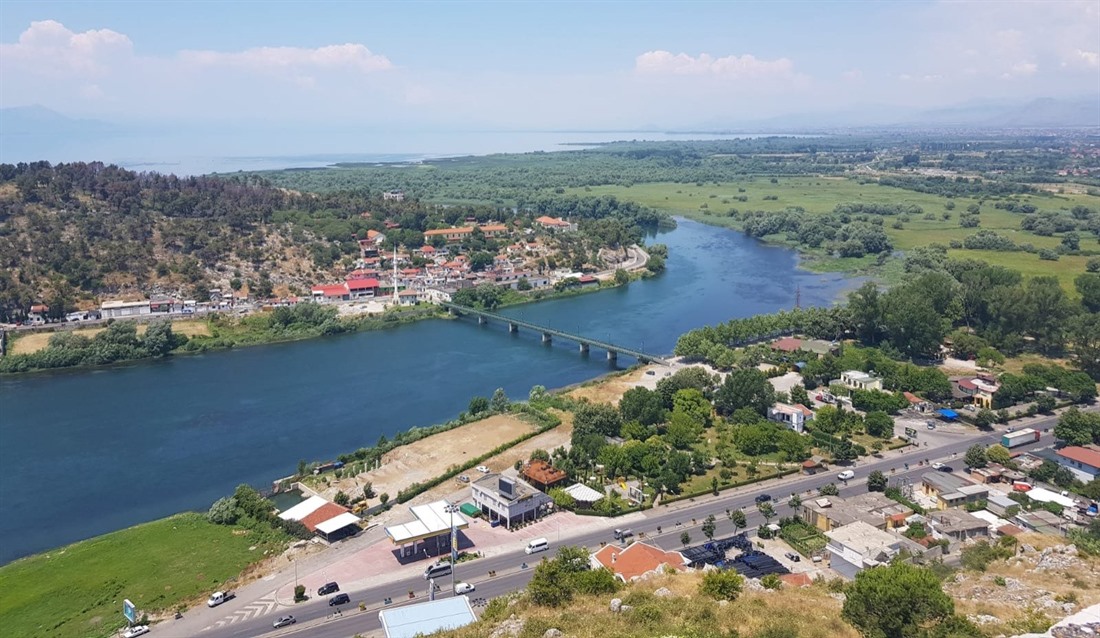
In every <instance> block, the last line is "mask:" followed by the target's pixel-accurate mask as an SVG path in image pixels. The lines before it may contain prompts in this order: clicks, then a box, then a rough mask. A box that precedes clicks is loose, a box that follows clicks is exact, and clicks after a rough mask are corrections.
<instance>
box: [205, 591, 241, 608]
mask: <svg viewBox="0 0 1100 638" xmlns="http://www.w3.org/2000/svg"><path fill="white" fill-rule="evenodd" d="M236 597H237V594H236V593H235V592H231V591H216V592H214V593H213V594H210V598H209V600H207V601H206V606H207V607H217V606H218V605H220V604H222V603H225V602H229V601H230V600H233V599H234V598H236Z"/></svg>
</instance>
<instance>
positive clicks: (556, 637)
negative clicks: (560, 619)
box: [542, 627, 563, 638]
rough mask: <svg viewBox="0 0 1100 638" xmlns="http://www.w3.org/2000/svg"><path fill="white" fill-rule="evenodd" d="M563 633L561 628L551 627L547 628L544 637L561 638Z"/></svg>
mask: <svg viewBox="0 0 1100 638" xmlns="http://www.w3.org/2000/svg"><path fill="white" fill-rule="evenodd" d="M562 635H563V634H562V633H561V630H560V629H555V628H553V627H551V628H550V629H547V630H546V633H544V634H543V635H542V638H561V637H562Z"/></svg>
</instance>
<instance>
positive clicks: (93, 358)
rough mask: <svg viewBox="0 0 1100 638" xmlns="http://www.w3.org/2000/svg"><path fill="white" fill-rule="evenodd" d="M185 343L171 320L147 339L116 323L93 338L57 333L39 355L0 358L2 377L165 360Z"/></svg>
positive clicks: (148, 331)
mask: <svg viewBox="0 0 1100 638" xmlns="http://www.w3.org/2000/svg"><path fill="white" fill-rule="evenodd" d="M185 343H187V337H185V336H184V335H179V334H176V333H174V332H172V322H171V321H168V320H162V321H154V322H153V323H150V324H149V327H148V328H147V329H146V331H145V334H143V335H138V334H137V325H136V324H135V323H134V322H132V321H114V322H111V323H109V324H108V325H107V329H106V330H103V331H102V332H99V333H97V334H96V335H95V336H94V337H91V338H89V337H86V336H84V335H80V334H76V333H73V332H55V333H54V334H53V335H51V336H50V341H49V344H48V345H47V346H46V347H45V348H43V349H41V350H38V351H37V352H32V353H29V354H13V355H8V356H6V357H3V358H0V373H13V372H28V371H30V370H44V369H49V368H69V367H74V366H97V365H105V364H108V363H114V362H116V361H129V360H133V359H146V358H150V357H164V356H167V355H168V354H169V353H170V352H172V351H173V350H175V349H176V348H179V347H180V346H182V345H184V344H185Z"/></svg>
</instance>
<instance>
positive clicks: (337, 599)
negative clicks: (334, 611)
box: [328, 594, 351, 607]
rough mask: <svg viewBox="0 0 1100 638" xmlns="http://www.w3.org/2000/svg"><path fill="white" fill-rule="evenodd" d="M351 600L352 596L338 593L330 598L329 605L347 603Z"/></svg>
mask: <svg viewBox="0 0 1100 638" xmlns="http://www.w3.org/2000/svg"><path fill="white" fill-rule="evenodd" d="M350 602H351V596H348V595H347V594H336V595H335V596H333V597H332V598H329V599H328V606H329V607H335V606H336V605H346V604H347V603H350Z"/></svg>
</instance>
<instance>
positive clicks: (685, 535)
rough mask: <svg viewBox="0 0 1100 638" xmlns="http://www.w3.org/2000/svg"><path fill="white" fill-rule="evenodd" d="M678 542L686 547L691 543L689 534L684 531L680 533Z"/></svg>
mask: <svg viewBox="0 0 1100 638" xmlns="http://www.w3.org/2000/svg"><path fill="white" fill-rule="evenodd" d="M680 543H681V544H682V545H683V546H684V547H687V546H688V545H690V544H691V534H688V533H687V532H684V533H682V534H680Z"/></svg>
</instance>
